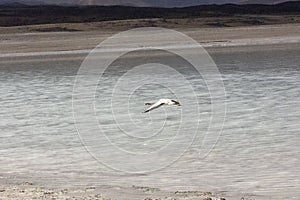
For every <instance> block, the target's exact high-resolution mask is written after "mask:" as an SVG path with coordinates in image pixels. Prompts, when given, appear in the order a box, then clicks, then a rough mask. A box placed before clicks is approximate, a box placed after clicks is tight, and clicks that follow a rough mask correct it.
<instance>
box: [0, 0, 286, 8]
mask: <svg viewBox="0 0 300 200" xmlns="http://www.w3.org/2000/svg"><path fill="white" fill-rule="evenodd" d="M285 1H286V0H0V4H15V3H19V4H26V5H44V4H55V5H102V6H110V5H123V6H134V7H165V8H171V7H188V6H196V5H206V4H226V3H236V4H276V3H281V2H285Z"/></svg>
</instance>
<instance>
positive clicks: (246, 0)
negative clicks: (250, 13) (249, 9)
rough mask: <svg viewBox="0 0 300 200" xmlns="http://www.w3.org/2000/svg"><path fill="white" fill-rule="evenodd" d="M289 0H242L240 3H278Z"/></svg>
mask: <svg viewBox="0 0 300 200" xmlns="http://www.w3.org/2000/svg"><path fill="white" fill-rule="evenodd" d="M292 1H297V0H292ZM283 2H287V1H286V0H244V1H241V2H240V4H269V5H272V4H278V3H283Z"/></svg>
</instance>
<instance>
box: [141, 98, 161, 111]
mask: <svg viewBox="0 0 300 200" xmlns="http://www.w3.org/2000/svg"><path fill="white" fill-rule="evenodd" d="M162 105H164V103H163V102H162V101H158V102H156V103H155V104H153V105H152V106H150V107H149V108H148V109H147V110H145V111H144V113H147V112H149V111H151V110H154V109H156V108H159V107H160V106H162Z"/></svg>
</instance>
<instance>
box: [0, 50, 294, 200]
mask: <svg viewBox="0 0 300 200" xmlns="http://www.w3.org/2000/svg"><path fill="white" fill-rule="evenodd" d="M213 58H214V59H215V61H216V63H217V65H218V67H219V69H220V71H221V74H222V77H223V79H224V85H225V89H226V94H227V116H226V118H225V124H224V129H223V133H222V135H221V136H220V138H219V139H218V143H217V145H216V146H215V147H214V149H213V150H212V152H211V153H210V154H209V156H208V157H206V158H205V159H199V157H198V149H199V148H200V144H201V139H203V138H202V137H203V135H201V134H200V135H199V136H197V137H196V139H195V140H194V144H193V145H192V146H190V147H189V148H188V150H187V152H186V153H185V154H184V155H183V156H182V157H181V158H180V159H179V160H177V161H176V162H175V163H173V164H172V165H170V166H168V167H167V168H164V169H161V170H159V171H156V172H154V173H149V174H147V173H145V174H143V175H140V174H139V175H129V174H126V173H123V172H121V173H117V172H114V171H111V169H110V168H107V167H105V166H104V165H102V164H101V162H97V160H95V159H94V158H93V157H92V156H91V155H90V154H89V153H88V152H87V151H86V149H85V148H84V146H83V145H82V143H81V141H80V138H79V136H78V134H77V131H76V127H75V124H74V119H73V113H72V91H73V84H74V81H75V75H76V71H77V69H78V67H79V65H80V62H81V60H80V59H78V60H76V59H74V60H70V59H68V60H64V59H59V60H56V59H55V60H52V61H50V60H47V61H43V60H42V61H37V60H30V61H24V62H14V61H9V62H7V61H1V68H0V83H1V87H0V97H1V98H0V101H1V104H0V105H1V109H0V116H1V120H0V128H1V135H0V157H1V159H0V176H1V179H2V180H3V181H4V182H6V181H8V182H14V181H19V180H33V181H34V182H37V183H39V184H42V185H49V186H53V185H54V186H57V185H60V184H62V185H64V186H67V185H69V186H74V185H89V184H104V185H129V187H130V186H131V185H133V184H134V185H146V186H152V187H159V188H163V189H166V190H176V189H196V190H201V191H214V192H217V193H220V194H224V195H225V196H229V197H230V196H234V197H240V196H242V195H245V194H248V196H253V197H255V198H256V199H277V198H278V199H282V198H289V199H292V198H294V199H297V198H298V197H299V191H298V189H299V187H300V177H299V176H300V160H299V157H300V148H299V146H300V135H299V131H300V124H299V119H300V101H299V100H300V66H299V63H300V56H299V48H294V49H290V50H282V49H273V50H267V51H250V52H248V53H247V52H234V53H230V52H229V53H228V52H227V53H225V52H223V53H215V54H213ZM119 64H120V63H119ZM121 64H122V63H121ZM121 64H120V65H121ZM174 66H177V67H180V65H179V64H178V63H174ZM181 67H184V66H182V65H181ZM119 75H120V73H119V72H118V73H116V72H115V71H111V73H108V74H107V75H106V77H104V78H103V80H101V81H102V82H101V84H100V85H99V87H98V89H97V91H96V100H95V102H96V103H95V111H96V112H95V115H96V116H97V119H98V120H99V123H100V124H101V125H102V128H103V130H104V132H105V133H106V134H107V135H108V137H109V138H110V139H111V141H112V143H114V144H115V145H117V146H119V147H120V148H121V149H123V150H126V151H128V152H135V153H136V152H138V153H146V154H147V153H149V152H151V151H155V150H157V149H159V148H160V147H162V146H164V145H165V144H166V143H167V142H168V141H169V140H170V138H172V137H173V136H174V133H176V130H177V129H178V127H179V126H180V120H181V115H180V113H181V112H182V110H181V109H184V111H186V112H193V111H194V110H193V107H192V106H191V105H192V104H193V101H192V99H193V97H191V98H187V99H188V100H187V102H186V103H185V104H183V106H182V107H181V108H180V109H179V108H175V107H170V108H166V109H162V110H157V111H156V112H155V113H153V114H152V115H151V116H150V117H151V118H149V116H145V115H142V113H141V112H142V111H143V110H144V109H145V108H146V107H145V106H144V105H143V104H142V103H144V102H147V101H149V99H151V100H152V99H155V98H156V97H157V96H168V97H170V98H176V95H175V96H174V94H173V93H172V92H170V91H169V90H168V89H167V88H162V87H160V86H159V85H148V86H145V87H142V88H140V89H137V90H136V92H135V93H133V94H132V97H131V98H129V101H128V103H129V104H128V105H129V110H130V112H129V116H131V117H132V118H131V119H129V118H128V115H127V114H126V115H124V116H123V115H122V114H123V113H124V112H123V111H124V110H122V109H123V107H122V106H121V104H118V103H122V102H123V100H122V99H120V102H118V100H116V102H114V103H115V105H116V106H115V108H116V111H115V112H117V114H116V116H117V120H120V121H119V122H118V124H119V125H120V126H121V129H119V128H118V127H117V126H116V123H115V121H114V120H115V119H114V118H113V117H112V115H111V107H110V104H109V97H108V95H109V92H108V91H110V90H109V89H110V88H111V86H113V85H114V84H115V82H114V81H117V80H118V78H119ZM160 75H161V76H163V78H164V79H165V81H166V82H169V83H175V84H177V87H178V88H179V89H180V91H182V93H183V94H185V95H187V96H188V95H190V94H191V93H190V92H189V89H188V88H185V85H184V84H182V86H181V85H180V82H176V80H174V79H171V78H168V75H167V74H160ZM140 76H141V77H142V76H143V74H140ZM141 77H135V78H136V79H137V80H138V79H139V78H141ZM186 78H187V79H188V80H189V81H190V82H191V83H192V84H193V87H194V89H195V90H196V92H198V93H197V94H198V95H197V99H198V101H199V105H200V110H199V112H200V113H201V114H200V122H199V132H200V133H203V132H204V131H205V130H206V129H207V127H208V121H209V117H210V99H209V94H208V90H207V88H206V87H205V82H204V81H203V80H202V79H201V77H200V76H195V75H194V74H193V72H192V71H191V72H190V73H189V71H186ZM122 91H123V90H122ZM149 91H151V92H149ZM118 95H120V97H122V92H121V93H120V94H118ZM124 98H126V97H124ZM189 100H190V101H189ZM189 103H190V104H189ZM137 104H138V105H137ZM118 109H119V110H118ZM189 109H190V110H189ZM126 110H128V108H126ZM165 111H166V113H167V116H165ZM135 113H138V114H135ZM195 117H196V116H195ZM128 120H130V121H131V120H133V121H134V123H136V124H137V126H138V127H140V126H141V127H142V126H144V125H145V121H147V120H148V121H149V122H151V123H152V124H151V125H149V126H148V128H147V129H145V131H143V132H139V131H136V128H132V127H130V126H126V124H128V123H129V121H128ZM151 120H152V121H151ZM164 120H165V121H166V124H165V125H164V127H165V129H164V131H163V132H162V133H163V134H160V135H159V136H158V137H152V138H150V139H149V140H145V139H136V137H141V138H143V137H144V138H147V137H150V136H151V133H148V132H147V130H149V127H152V128H153V129H155V128H159V127H161V126H162V124H161V123H162V121H164ZM192 122H194V121H193V120H191V121H190V122H189V121H188V120H187V121H186V123H185V124H184V131H183V132H181V133H185V135H180V137H179V139H181V141H182V143H181V142H179V143H178V142H177V141H175V142H177V143H175V144H176V145H174V146H171V147H170V148H166V149H165V150H164V151H163V154H162V155H161V156H160V157H157V162H159V163H162V162H164V160H168V158H170V157H176V156H177V153H178V152H177V149H178V147H180V145H182V144H186V143H185V141H186V140H189V139H190V137H192V136H193V134H192V133H193V131H194V130H195V127H194V124H193V123H192ZM82 123H84V122H82ZM87 123H88V122H87ZM189 123H190V124H189ZM86 127H87V128H88V127H89V126H88V125H87V126H86ZM122 129H125V132H126V133H130V134H132V136H134V137H133V138H132V137H131V136H128V135H123V134H120V133H121V132H122ZM93 131H96V130H91V137H90V138H89V145H90V146H93V152H94V153H95V154H96V155H100V154H101V155H103V156H104V157H105V159H106V160H104V164H107V162H108V163H111V164H114V165H116V163H119V165H117V167H121V166H122V162H123V163H124V162H129V161H130V159H129V158H126V157H117V156H111V157H109V155H115V154H114V153H115V152H113V151H114V150H113V148H112V146H111V143H107V142H106V141H105V140H100V139H99V137H98V135H97V134H96V135H95V134H94V133H95V132H93ZM123 131H124V130H123ZM96 132H97V131H96ZM93 137H94V138H93ZM93 141H94V143H93ZM178 141H180V140H178ZM108 158H109V159H108ZM135 161H136V162H138V161H137V160H135ZM150 161H151V162H150ZM150 161H149V163H136V166H139V165H150V166H151V165H153V167H154V168H155V165H157V166H159V164H158V163H155V162H153V160H150Z"/></svg>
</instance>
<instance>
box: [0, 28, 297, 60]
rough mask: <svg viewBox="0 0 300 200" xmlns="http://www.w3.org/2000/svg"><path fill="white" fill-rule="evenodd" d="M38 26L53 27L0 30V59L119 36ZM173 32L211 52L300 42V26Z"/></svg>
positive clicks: (83, 49)
mask: <svg viewBox="0 0 300 200" xmlns="http://www.w3.org/2000/svg"><path fill="white" fill-rule="evenodd" d="M41 26H43V27H44V26H54V25H40V26H26V27H12V28H0V33H1V34H0V55H1V57H8V56H10V57H16V56H30V55H40V54H42V55H47V52H52V53H51V54H53V52H54V51H59V52H58V53H57V54H72V53H74V54H86V53H88V52H89V51H90V50H91V49H93V48H95V46H97V45H98V44H99V43H100V42H102V41H103V40H105V39H106V38H107V37H110V36H112V35H114V34H116V33H118V32H119V30H118V29H116V30H106V29H103V30H92V31H91V30H86V31H77V32H63V31H62V32H36V31H30V30H32V29H34V28H37V27H41ZM55 26H58V25H55ZM61 26H64V25H61ZM77 26H79V25H77ZM175 30H177V31H180V32H182V33H184V34H186V35H188V36H190V37H192V38H193V39H195V40H196V41H197V42H199V43H200V44H201V45H202V46H203V47H205V48H208V49H214V50H216V49H221V47H243V46H252V47H253V46H261V45H282V44H297V43H299V42H300V23H295V24H280V25H265V26H249V27H226V28H180V27H179V28H175ZM247 50H248V51H249V50H250V49H249V48H248V49H247ZM26 53H27V54H26ZM48 54H50V53H48Z"/></svg>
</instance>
